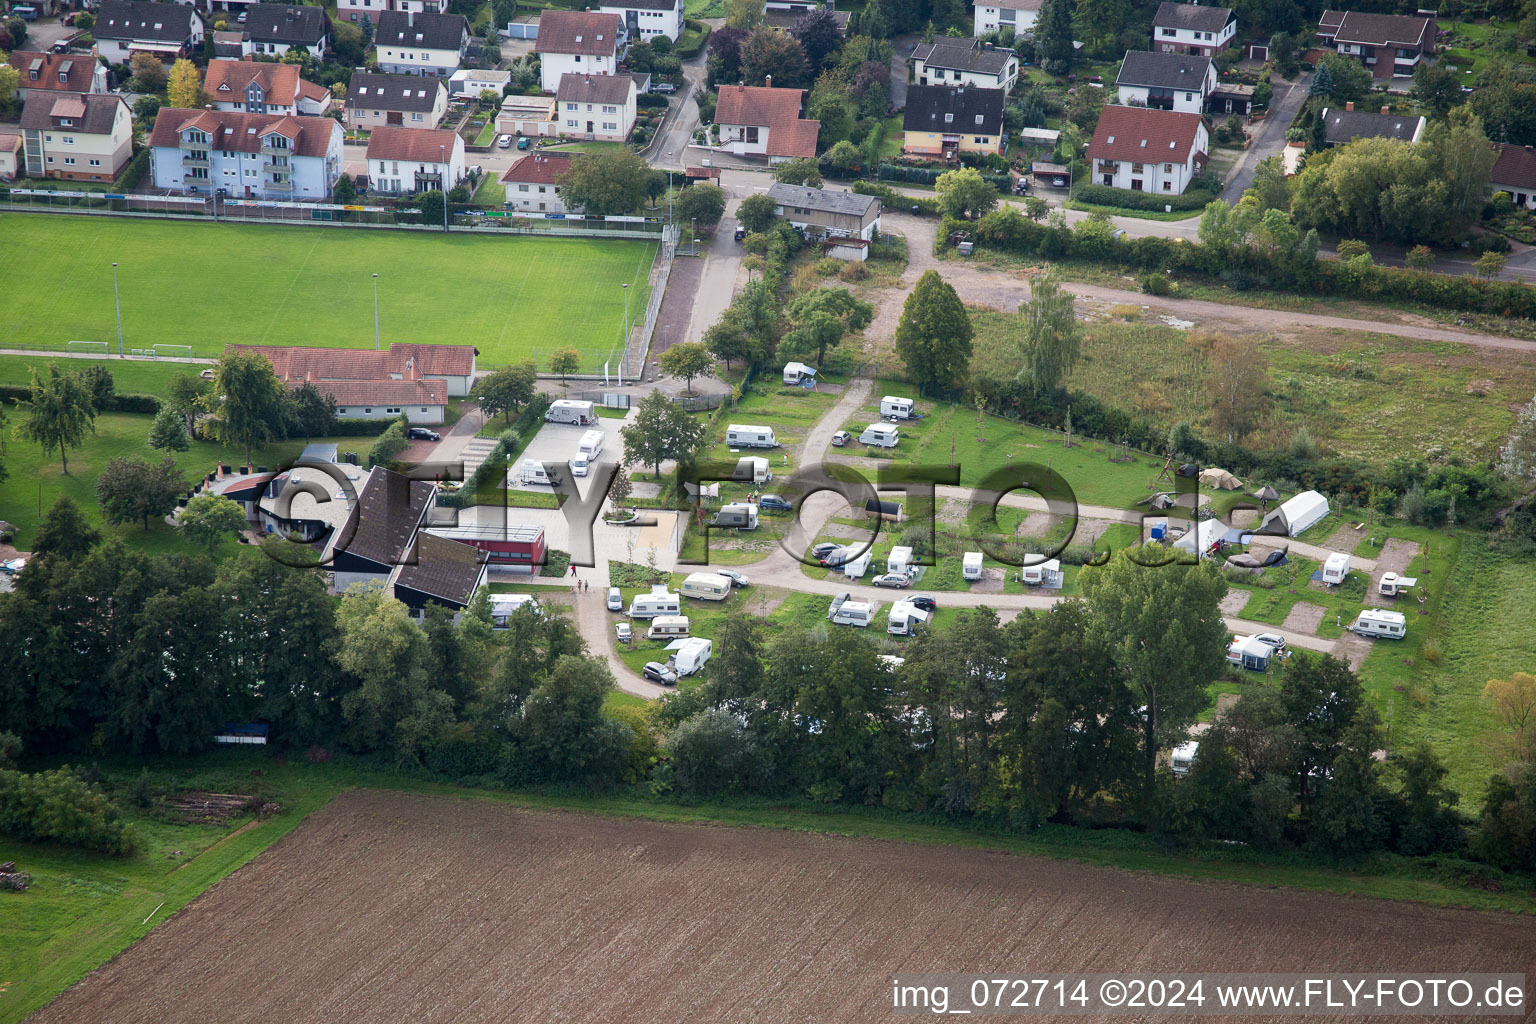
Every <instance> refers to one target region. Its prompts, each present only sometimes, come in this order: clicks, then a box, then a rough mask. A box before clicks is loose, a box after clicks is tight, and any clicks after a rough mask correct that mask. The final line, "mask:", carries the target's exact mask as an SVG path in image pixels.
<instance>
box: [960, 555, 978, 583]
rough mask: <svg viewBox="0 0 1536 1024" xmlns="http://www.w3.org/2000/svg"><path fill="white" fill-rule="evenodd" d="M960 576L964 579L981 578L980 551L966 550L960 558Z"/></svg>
mask: <svg viewBox="0 0 1536 1024" xmlns="http://www.w3.org/2000/svg"><path fill="white" fill-rule="evenodd" d="M960 578H961V579H966V580H979V579H981V552H980V551H967V552H966V553H965V555H964V557H963V558H961V559H960Z"/></svg>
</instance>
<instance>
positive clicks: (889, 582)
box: [869, 572, 912, 590]
mask: <svg viewBox="0 0 1536 1024" xmlns="http://www.w3.org/2000/svg"><path fill="white" fill-rule="evenodd" d="M869 582H870V583H872V584H874V585H875V586H877V587H895V588H897V589H898V590H899V589H901V588H903V587H910V586H911V585H912V581H911V580H910V579H908V578H907V574H906V573H904V572H887V573H882V574H880V575H879V576H876V577H875V578H874V579H872V580H870V581H869Z"/></svg>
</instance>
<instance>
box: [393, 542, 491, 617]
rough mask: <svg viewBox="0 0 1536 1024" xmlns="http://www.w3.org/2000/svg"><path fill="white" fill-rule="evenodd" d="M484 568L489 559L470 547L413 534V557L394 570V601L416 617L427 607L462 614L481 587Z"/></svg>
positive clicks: (483, 579) (484, 575) (473, 547)
mask: <svg viewBox="0 0 1536 1024" xmlns="http://www.w3.org/2000/svg"><path fill="white" fill-rule="evenodd" d="M488 565H489V557H488V556H487V555H486V553H485V552H484V551H481V550H480V549H479V548H477V547H475V546H474V545H472V544H467V543H460V542H459V541H457V540H449V539H447V538H445V537H437V536H434V535H433V534H430V533H426V532H425V531H423V532H418V533H417V534H416V546H415V550H414V552H413V556H412V557H410V558H407V559H406V561H405V563H404V564H402V565H400V566H398V567H397V568H396V569H395V571H394V575H393V576H391V578H390V583H391V585H392V587H393V589H394V595H395V600H397V601H401V602H403V603H404V604H405V605H406V606H407V607H408V608H410V609H411V611H412V612H413V613H414V614H416V615H421V614H422V613H424V612H425V611H426V607H427V605H428V604H439V605H442V606H443V607H445V608H449V609H452V610H453V611H463V610H464V609H465V608H467V607H468V606H469V602H470V600H471V599H472V598H473V597H474V596H475V591H477V590H479V589H480V588H481V587H483V586H484V585H485V580H486V571H487V567H488Z"/></svg>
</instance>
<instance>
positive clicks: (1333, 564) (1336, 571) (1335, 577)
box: [1323, 551, 1349, 587]
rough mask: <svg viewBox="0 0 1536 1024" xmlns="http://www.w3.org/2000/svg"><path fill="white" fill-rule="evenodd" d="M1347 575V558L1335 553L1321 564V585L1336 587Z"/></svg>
mask: <svg viewBox="0 0 1536 1024" xmlns="http://www.w3.org/2000/svg"><path fill="white" fill-rule="evenodd" d="M1348 575H1349V556H1348V555H1346V554H1344V553H1343V552H1340V551H1335V552H1334V553H1333V554H1331V555H1329V556H1328V559H1327V561H1325V562H1324V563H1323V585H1324V586H1328V587H1336V586H1338V585H1339V584H1340V583H1343V582H1344V578H1345V577H1346V576H1348Z"/></svg>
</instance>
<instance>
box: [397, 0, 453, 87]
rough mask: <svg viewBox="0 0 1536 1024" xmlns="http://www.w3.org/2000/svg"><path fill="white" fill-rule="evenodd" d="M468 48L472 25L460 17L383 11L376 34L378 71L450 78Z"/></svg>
mask: <svg viewBox="0 0 1536 1024" xmlns="http://www.w3.org/2000/svg"><path fill="white" fill-rule="evenodd" d="M468 45H469V22H468V21H466V20H465V18H464V16H463V15H460V14H431V13H423V14H415V13H412V12H410V11H384V12H383V13H381V14H380V15H379V27H378V29H377V30H376V31H375V33H374V48H375V54H376V57H375V59H376V60H378V62H379V70H381V71H384V72H387V73H390V74H402V75H431V76H432V77H434V78H447V77H448V76H449V75H451V74H453V73H454V72H455V71H457V70H458V68H459V61H461V60H462V59H463V58H464V48H465V47H466V46H468Z"/></svg>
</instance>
